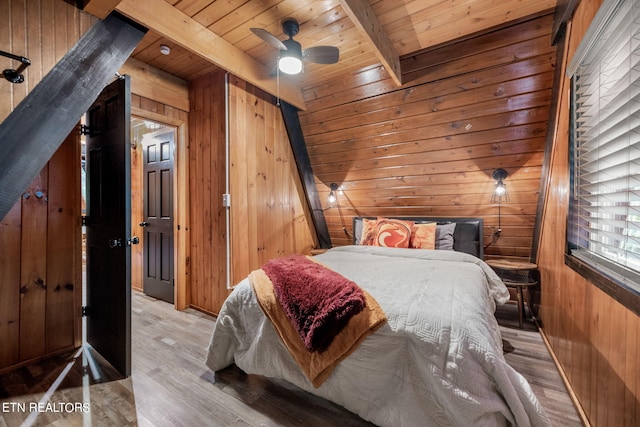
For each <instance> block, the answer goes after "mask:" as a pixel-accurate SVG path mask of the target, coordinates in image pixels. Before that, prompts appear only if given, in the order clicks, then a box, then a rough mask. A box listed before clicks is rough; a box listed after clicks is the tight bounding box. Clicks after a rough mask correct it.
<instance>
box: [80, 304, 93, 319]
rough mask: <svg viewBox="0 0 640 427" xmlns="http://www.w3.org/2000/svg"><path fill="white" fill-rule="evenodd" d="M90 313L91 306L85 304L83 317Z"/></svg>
mask: <svg viewBox="0 0 640 427" xmlns="http://www.w3.org/2000/svg"><path fill="white" fill-rule="evenodd" d="M90 314H91V310H90V309H89V306H87V305H83V306H82V317H87V316H89V315H90Z"/></svg>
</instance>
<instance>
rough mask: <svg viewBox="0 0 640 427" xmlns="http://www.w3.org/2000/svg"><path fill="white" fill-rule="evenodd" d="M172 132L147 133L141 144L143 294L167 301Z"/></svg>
mask: <svg viewBox="0 0 640 427" xmlns="http://www.w3.org/2000/svg"><path fill="white" fill-rule="evenodd" d="M174 140H175V137H174V131H173V130H171V131H169V132H164V133H162V134H159V135H155V136H146V137H145V138H144V140H143V146H144V156H143V163H144V189H145V191H144V212H145V218H144V220H143V222H142V223H141V224H140V225H142V226H143V227H144V255H143V260H144V267H143V287H144V293H145V294H147V295H149V296H152V297H154V298H158V299H161V300H164V301H167V302H170V303H173V301H174V298H173V295H174V289H173V287H174V280H173V279H174V275H173V251H174V248H173V147H174Z"/></svg>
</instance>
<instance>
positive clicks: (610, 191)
mask: <svg viewBox="0 0 640 427" xmlns="http://www.w3.org/2000/svg"><path fill="white" fill-rule="evenodd" d="M569 72H570V73H571V77H572V81H573V135H572V136H573V144H574V146H573V153H572V159H573V165H572V166H573V167H572V174H573V185H574V186H573V189H572V190H573V191H572V193H573V197H572V201H571V215H570V218H569V223H570V224H569V225H570V235H569V243H570V247H572V248H573V249H572V254H573V255H575V256H577V257H579V258H581V259H583V260H584V261H586V262H588V263H590V264H592V265H595V266H596V267H597V268H601V269H604V270H605V271H604V272H605V274H609V275H612V276H613V277H614V278H615V279H617V280H618V281H622V282H624V283H628V284H630V285H631V286H632V287H633V288H635V289H636V290H640V280H638V279H640V275H637V274H636V273H640V2H636V1H634V0H617V1H605V2H604V4H603V6H602V8H601V10H600V11H599V12H598V15H597V16H596V18H595V19H594V22H593V24H592V26H591V27H590V29H589V32H588V33H587V36H586V37H585V39H584V41H583V44H582V45H581V46H580V47H579V49H578V50H577V52H576V59H575V60H574V62H573V63H572V65H571V66H570V67H569ZM637 285H639V286H637Z"/></svg>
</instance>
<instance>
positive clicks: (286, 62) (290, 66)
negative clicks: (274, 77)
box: [278, 56, 302, 74]
mask: <svg viewBox="0 0 640 427" xmlns="http://www.w3.org/2000/svg"><path fill="white" fill-rule="evenodd" d="M278 68H279V69H280V71H282V72H283V73H285V74H300V73H301V72H302V60H300V59H299V58H296V57H293V56H284V57H282V58H280V60H278Z"/></svg>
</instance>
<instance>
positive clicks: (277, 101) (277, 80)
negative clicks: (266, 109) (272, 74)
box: [276, 56, 280, 107]
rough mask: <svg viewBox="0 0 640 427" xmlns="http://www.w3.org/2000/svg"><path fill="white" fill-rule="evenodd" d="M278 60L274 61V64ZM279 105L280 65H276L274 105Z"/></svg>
mask: <svg viewBox="0 0 640 427" xmlns="http://www.w3.org/2000/svg"><path fill="white" fill-rule="evenodd" d="M278 59H280V57H279V56H278ZM277 64H278V61H276V65H277ZM279 106H280V67H277V66H276V107H279Z"/></svg>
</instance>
